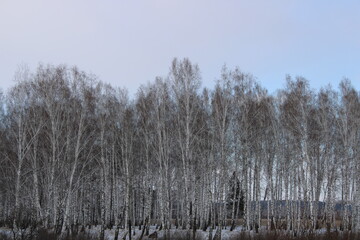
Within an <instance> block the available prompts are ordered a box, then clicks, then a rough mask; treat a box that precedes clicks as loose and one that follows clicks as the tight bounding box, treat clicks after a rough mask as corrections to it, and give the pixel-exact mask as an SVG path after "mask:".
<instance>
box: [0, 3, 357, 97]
mask: <svg viewBox="0 0 360 240" xmlns="http://www.w3.org/2000/svg"><path fill="white" fill-rule="evenodd" d="M174 57H178V58H183V57H188V58H190V60H191V61H192V62H194V63H198V64H199V66H200V69H201V72H202V81H203V86H208V87H212V86H213V85H214V81H215V79H216V78H217V77H218V76H219V75H220V70H221V67H222V65H223V64H224V63H226V64H227V65H228V67H229V68H233V67H235V66H239V67H240V69H241V70H243V71H244V72H249V73H252V74H253V75H254V76H255V77H256V78H257V80H258V81H259V82H260V83H261V84H262V85H263V86H264V87H266V88H267V89H268V90H269V91H270V92H274V91H275V90H276V89H278V88H282V87H283V86H284V84H285V80H284V79H285V75H286V74H290V75H292V76H294V77H295V76H298V75H302V76H304V77H305V78H307V79H308V80H309V81H310V83H311V86H312V87H313V88H317V89H318V88H319V87H320V86H325V85H326V84H328V83H331V84H332V85H333V86H334V87H337V86H338V83H339V81H340V80H341V79H342V78H343V77H347V78H349V79H350V80H351V81H352V83H353V85H354V86H355V87H356V88H357V89H358V90H359V89H360V65H359V64H360V1H347V0H343V1H338V0H336V1H335V0H326V1H325V0H316V1H314V0H298V1H295V0H273V1H269V0H251V1H250V0H249V1H245V0H221V1H220V0H218V1H215V0H142V1H141V0H131V1H121V0H61V1H55V0H53V1H52V0H31V1H29V0H22V1H20V0H1V1H0V87H1V88H2V89H7V88H8V87H9V86H12V85H13V84H14V82H13V81H12V79H13V75H14V72H15V70H16V68H17V66H18V65H19V64H21V63H26V64H28V65H29V66H30V68H31V69H32V70H35V69H36V66H37V65H38V63H39V62H42V63H45V64H46V63H51V64H62V63H65V64H67V65H70V66H71V65H77V66H78V67H79V68H80V69H82V70H85V71H87V72H91V73H94V74H96V75H97V76H99V78H100V79H101V80H103V81H105V82H108V83H111V84H112V85H113V86H121V87H126V88H128V89H129V90H130V92H131V93H135V91H136V90H137V88H138V87H139V86H140V85H141V84H145V83H146V82H148V81H153V79H154V78H155V77H156V76H158V75H160V76H165V75H166V74H167V73H168V71H169V66H170V63H171V60H172V59H173V58H174Z"/></svg>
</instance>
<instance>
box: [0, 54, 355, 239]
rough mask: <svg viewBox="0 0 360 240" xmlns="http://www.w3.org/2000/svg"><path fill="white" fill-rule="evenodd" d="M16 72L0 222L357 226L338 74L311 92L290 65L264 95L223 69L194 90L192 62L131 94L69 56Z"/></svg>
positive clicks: (349, 93)
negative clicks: (69, 61) (72, 63)
mask: <svg viewBox="0 0 360 240" xmlns="http://www.w3.org/2000/svg"><path fill="white" fill-rule="evenodd" d="M165 73H166V69H165ZM14 78H15V80H16V84H15V85H14V86H13V87H12V88H10V89H9V90H7V91H6V92H1V93H0V226H3V227H5V226H6V227H8V228H11V229H14V228H19V229H20V228H28V227H30V226H37V227H39V226H41V227H43V228H46V229H53V230H54V231H55V232H56V233H57V234H59V235H61V234H65V233H67V234H68V233H69V232H70V233H73V232H78V231H79V232H80V231H82V230H84V229H88V228H91V227H92V226H99V229H100V233H99V238H100V239H104V235H105V231H106V230H107V229H114V231H115V237H116V238H114V239H118V238H119V239H120V236H119V235H120V234H119V232H122V231H129V234H128V235H127V238H128V239H131V237H132V234H131V230H134V229H139V230H141V231H142V234H141V236H140V238H139V239H146V236H148V235H149V233H151V232H152V231H151V228H150V226H156V229H157V230H158V231H164V232H165V233H170V229H181V230H186V231H187V232H188V237H189V239H190V238H191V239H195V234H196V232H199V231H210V232H211V231H212V230H215V229H221V228H223V229H224V228H227V229H230V231H232V230H234V229H235V230H236V229H239V227H241V229H242V231H253V232H255V233H256V232H258V231H260V230H262V229H265V230H266V231H274V232H276V231H282V232H288V233H294V234H296V233H298V234H300V233H301V232H305V231H306V232H309V231H310V232H311V231H316V230H317V229H326V230H327V231H334V230H336V231H352V232H360V164H359V163H360V148H359V146H360V96H359V91H358V90H357V89H354V87H353V86H352V85H351V83H350V81H349V80H347V79H344V80H343V81H342V82H341V84H340V85H339V86H335V88H333V87H331V86H324V87H323V88H321V89H319V90H313V89H312V88H311V86H309V83H308V81H307V80H306V79H305V78H302V77H290V76H288V77H286V79H284V85H283V86H284V87H283V89H279V90H278V91H277V92H276V93H273V94H269V93H268V91H267V90H266V89H264V88H263V87H262V86H261V85H260V84H259V83H258V82H257V81H256V79H255V77H253V76H252V75H251V74H248V73H244V72H242V71H241V70H240V69H238V68H235V69H228V68H227V67H226V66H224V67H223V68H222V69H219V77H218V79H217V80H216V81H214V86H213V87H212V88H203V87H202V85H201V71H200V69H199V67H198V65H197V64H194V63H192V62H191V61H190V60H189V59H174V60H173V61H172V63H171V64H170V68H169V70H168V73H166V74H165V76H164V77H157V78H156V79H155V80H154V81H152V82H150V83H148V84H146V85H142V86H139V88H138V91H137V92H136V94H134V96H133V97H131V96H129V93H128V92H127V90H126V89H125V88H124V89H123V88H115V87H113V86H111V85H109V84H105V83H103V82H102V81H100V80H99V79H98V78H97V77H96V76H94V75H92V74H88V73H85V72H83V71H81V70H79V69H78V68H76V67H68V66H65V65H60V66H53V65H39V66H38V68H37V69H35V70H34V71H30V70H29V69H27V68H26V67H22V68H21V67H20V68H19V70H18V71H17V72H16V73H15V75H14ZM104 80H105V79H104ZM124 87H126V86H124ZM216 234H217V232H216V230H215V231H214V232H213V235H216ZM165 236H166V235H165ZM125 237H126V236H125ZM125 237H124V238H125ZM209 239H210V237H209Z"/></svg>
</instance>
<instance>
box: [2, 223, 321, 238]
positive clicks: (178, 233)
mask: <svg viewBox="0 0 360 240" xmlns="http://www.w3.org/2000/svg"><path fill="white" fill-rule="evenodd" d="M100 229H101V226H92V227H91V229H88V228H86V230H85V231H86V233H88V234H90V235H91V236H93V237H94V238H95V239H96V238H97V237H98V236H99V233H100ZM134 229H135V230H133V231H132V235H131V238H132V239H133V240H137V239H139V238H140V235H141V232H142V230H139V228H138V227H135V228H134ZM242 230H243V229H242V227H241V226H238V227H236V228H235V229H234V230H233V231H230V228H229V227H227V228H226V229H223V230H222V231H221V238H222V240H227V239H236V238H238V237H237V236H239V233H240V232H242ZM155 231H157V230H156V227H155V226H151V227H150V234H151V233H153V232H155ZM260 231H261V232H263V233H265V232H266V229H265V227H263V228H262V229H261V230H260ZM157 232H158V238H162V237H163V235H164V233H165V232H164V231H157ZM186 232H187V231H186V230H182V229H175V228H173V229H171V230H170V239H172V238H175V239H179V238H182V239H185V238H186ZM325 232H326V231H325V229H319V230H317V231H316V234H319V235H323V234H325ZM215 233H216V229H214V230H213V232H212V236H214V235H215ZM20 234H21V233H20ZM125 234H126V232H125V230H122V229H120V230H119V236H118V239H121V240H122V239H123V237H124V236H125ZM191 234H192V233H191ZM248 234H249V235H251V236H254V235H256V234H255V232H254V231H250V232H246V235H248ZM2 236H3V237H4V236H5V237H8V238H12V237H13V232H12V230H11V229H9V228H0V239H1V237H2ZM18 236H20V235H18ZM114 236H115V229H111V230H108V229H107V230H106V231H105V239H106V240H113V239H114ZM126 239H129V236H128V235H127V234H126ZM147 239H149V238H148V237H147V236H144V237H143V240H147ZM196 239H197V240H208V239H209V230H208V231H202V230H197V232H196Z"/></svg>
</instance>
